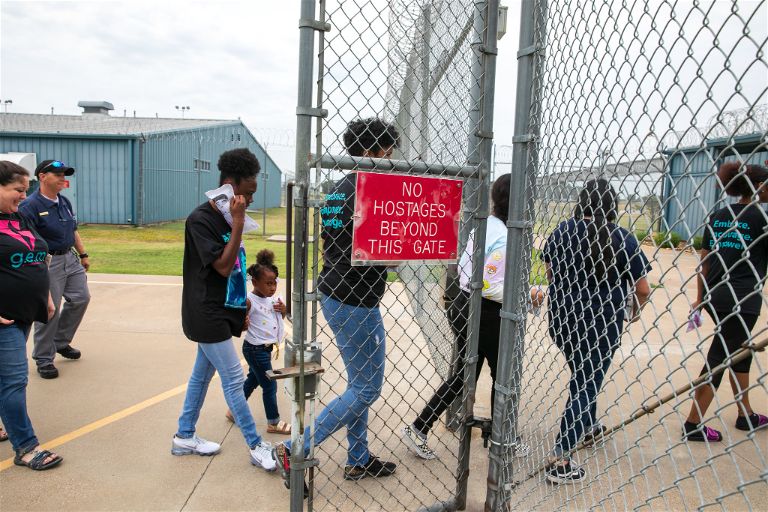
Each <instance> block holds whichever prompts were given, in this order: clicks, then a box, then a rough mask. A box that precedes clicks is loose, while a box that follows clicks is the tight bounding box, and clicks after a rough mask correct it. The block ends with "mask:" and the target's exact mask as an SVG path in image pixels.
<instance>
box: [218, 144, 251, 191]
mask: <svg viewBox="0 0 768 512" xmlns="http://www.w3.org/2000/svg"><path fill="white" fill-rule="evenodd" d="M218 166H219V171H220V172H221V176H219V185H223V184H224V180H225V179H226V178H230V179H232V180H233V181H234V182H235V184H236V185H239V184H240V182H241V181H243V180H244V179H248V178H253V177H255V176H256V175H257V174H258V173H259V171H260V170H261V165H260V164H259V160H258V159H257V158H256V155H254V154H253V153H252V152H251V150H250V149H248V148H237V149H230V150H229V151H225V152H223V153H222V154H221V156H220V157H219V163H218Z"/></svg>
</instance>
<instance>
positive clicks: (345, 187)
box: [318, 172, 387, 308]
mask: <svg viewBox="0 0 768 512" xmlns="http://www.w3.org/2000/svg"><path fill="white" fill-rule="evenodd" d="M355 186H356V176H355V173H354V172H353V173H349V174H348V175H346V176H344V177H343V178H342V179H340V180H339V181H338V182H336V184H335V185H334V187H333V190H331V192H330V193H329V194H327V195H326V196H325V206H324V207H323V208H322V209H321V210H320V214H321V216H322V219H323V229H322V234H321V237H322V239H323V269H322V270H321V271H320V279H319V282H318V289H319V290H320V292H322V293H323V294H325V295H327V296H329V297H332V298H334V299H336V300H338V301H339V302H343V303H344V304H349V305H350V306H364V307H368V308H372V307H376V306H378V305H379V301H380V300H381V297H382V296H383V295H384V289H385V288H386V283H387V267H386V266H380V265H377V266H357V267H353V266H352V263H351V257H352V224H353V218H352V216H353V215H354V212H355Z"/></svg>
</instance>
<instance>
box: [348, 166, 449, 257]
mask: <svg viewBox="0 0 768 512" xmlns="http://www.w3.org/2000/svg"><path fill="white" fill-rule="evenodd" d="M462 186H463V182H462V180H459V179H453V178H432V177H423V176H406V175H402V174H381V173H376V172H362V171H358V172H357V188H356V190H355V216H354V224H353V231H352V264H353V265H370V264H374V263H375V264H396V263H401V262H404V261H427V262H435V263H437V262H445V263H455V262H456V260H457V259H458V253H457V251H458V245H459V221H460V219H461V191H462Z"/></svg>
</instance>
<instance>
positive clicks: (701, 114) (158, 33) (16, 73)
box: [0, 0, 768, 170]
mask: <svg viewBox="0 0 768 512" xmlns="http://www.w3.org/2000/svg"><path fill="white" fill-rule="evenodd" d="M369 1H372V2H378V4H385V5H386V3H387V0H369ZM403 1H404V0H398V1H397V2H394V4H393V5H400V4H401V3H402V2H403ZM414 1H415V0H414ZM299 3H300V2H299V0H279V1H278V0H272V1H267V0H251V1H229V0H216V1H213V0H209V1H179V0H154V1H151V2H149V1H142V0H133V1H111V0H102V1H90V2H82V1H53V2H51V1H47V2H39V1H8V0H0V100H6V99H12V100H13V104H12V105H9V111H12V112H26V113H50V111H51V108H52V107H53V108H54V111H55V113H56V114H79V113H80V111H81V109H79V108H78V107H77V102H78V101H79V100H106V101H110V102H111V103H113V104H114V106H115V112H113V114H112V115H115V116H122V115H123V111H124V110H125V111H127V114H128V116H132V115H133V111H134V110H135V111H136V114H137V115H138V116H140V117H153V116H155V114H156V113H157V115H159V116H160V117H176V116H178V115H179V111H177V110H176V109H175V108H174V106H176V105H179V106H185V105H189V106H190V107H191V110H190V111H189V113H188V114H187V117H197V118H216V119H236V118H238V117H239V118H241V119H242V120H243V121H244V122H245V124H246V125H247V126H248V127H249V128H250V129H251V130H252V131H253V132H254V133H255V134H256V136H257V138H259V139H260V141H261V142H262V143H267V144H268V145H269V148H268V149H269V152H270V153H271V154H272V156H273V158H274V159H275V160H276V161H277V162H278V164H279V165H280V166H281V167H283V169H285V170H293V167H294V158H295V157H294V153H293V150H292V149H290V148H285V147H280V144H285V143H292V140H293V135H292V134H293V132H294V129H295V123H296V116H295V107H296V91H297V86H296V77H297V72H298V70H297V68H298V64H297V63H298V37H299V31H298V28H297V25H298V18H299ZM331 3H332V4H334V5H335V4H336V2H331ZM362 3H366V4H367V3H369V2H362ZM502 3H503V4H507V5H509V23H508V31H507V35H506V36H505V37H504V38H503V39H502V40H501V41H499V43H498V44H499V55H498V60H497V80H496V94H495V104H496V108H495V129H494V131H495V136H496V137H495V141H496V144H497V145H501V146H503V145H509V144H511V139H512V134H513V114H514V101H515V81H516V69H517V59H516V52H517V50H518V37H519V36H518V34H519V13H520V2H519V1H517V0H502ZM349 4H353V2H351V0H350V1H349ZM378 4H377V5H378ZM656 4H658V5H657V6H656V7H654V5H656ZM466 5H471V2H469V1H468V0H467V4H466ZM572 5H576V3H575V2H574V3H573V4H572ZM604 5H606V4H603V3H602V2H598V3H596V4H595V6H599V7H594V8H592V9H590V8H589V4H584V6H583V7H584V8H583V9H581V10H578V15H572V14H571V13H570V11H569V12H561V10H560V9H559V8H557V9H556V10H555V12H552V13H550V14H551V16H552V19H553V23H554V24H556V25H557V26H558V27H561V28H562V30H560V31H556V32H553V33H552V34H550V39H551V41H550V45H551V47H550V48H549V54H548V59H549V60H551V62H552V70H551V72H550V73H551V76H549V77H548V80H549V82H547V87H548V88H550V89H551V91H550V96H549V97H548V98H549V99H548V100H547V101H549V103H550V105H549V109H550V110H549V112H550V114H549V115H550V116H555V118H554V119H555V122H551V120H550V122H549V125H548V126H550V127H552V126H554V128H553V129H554V130H555V131H558V130H560V131H562V136H560V135H558V137H560V138H559V139H558V140H559V141H560V142H558V146H563V147H565V148H566V149H568V144H570V145H575V146H576V147H577V149H578V148H582V147H587V146H589V145H590V144H591V145H595V146H597V145H600V144H603V141H605V140H606V139H608V138H610V139H611V140H613V142H614V143H615V144H614V145H616V144H618V145H619V146H623V145H626V144H629V145H632V144H639V143H640V141H639V138H642V137H644V136H645V134H646V133H649V132H651V131H652V132H654V133H656V134H657V135H656V136H657V137H659V138H661V137H663V136H664V135H665V134H666V133H668V132H670V131H671V130H680V129H681V128H682V129H684V128H686V126H689V125H690V124H695V125H697V126H698V125H701V124H706V123H707V121H708V120H709V119H710V117H711V116H712V115H713V114H715V113H717V110H718V108H722V109H733V108H739V107H743V106H748V105H751V104H753V103H754V102H760V103H763V102H765V101H766V99H765V98H766V91H767V90H768V89H766V85H768V72H767V71H766V65H765V57H764V54H763V57H762V63H760V64H755V63H754V60H755V59H756V55H757V53H758V48H759V47H760V46H761V45H764V41H765V40H766V30H768V29H767V27H768V14H767V13H768V6H766V4H765V3H764V2H758V1H753V0H739V2H738V4H737V5H738V7H739V8H738V9H736V11H737V15H732V13H731V11H732V9H733V4H732V2H730V1H726V0H720V1H715V2H701V3H700V5H699V4H696V3H694V2H686V1H680V2H675V3H674V6H670V4H669V2H657V1H656V0H652V1H651V2H650V4H649V5H651V7H653V8H652V9H651V8H649V9H648V13H647V14H646V15H645V16H644V17H643V15H642V13H643V10H644V7H645V4H644V3H643V2H637V3H633V4H632V6H631V8H627V7H626V6H625V7H621V5H622V2H619V1H616V2H615V3H613V4H611V3H610V2H609V3H608V4H607V5H613V6H614V8H615V11H616V12H613V13H612V14H611V15H610V16H614V17H615V19H613V20H611V19H610V17H609V18H608V19H606V13H607V9H608V8H607V7H604ZM697 5H698V7H697ZM670 9H673V10H674V13H671V12H669V11H670ZM630 12H633V13H634V21H632V22H634V23H639V25H638V27H639V28H638V29H636V30H635V31H632V30H626V24H627V23H632V22H631V21H630V20H629V18H628V16H629V13H630ZM673 14H674V16H673ZM574 16H575V19H571V18H572V17H574ZM581 17H587V18H589V19H590V20H591V21H590V23H592V24H593V25H595V24H598V25H601V26H599V27H598V26H596V27H595V30H593V31H588V32H584V31H583V30H581V29H582V28H583V26H584V25H583V21H582V20H581ZM705 17H706V18H707V19H706V20H705ZM651 18H652V19H653V20H654V23H653V24H652V23H650V19H651ZM381 19H382V20H386V19H387V18H386V14H385V15H384V16H383V17H382V18H381ZM670 20H672V21H670ZM747 20H748V21H747ZM377 22H378V20H377ZM382 22H383V21H382ZM611 22H613V23H611ZM745 23H748V25H749V26H748V29H749V32H748V34H749V35H748V36H747V37H745V36H744V24H745ZM721 24H724V25H723V26H722V29H721ZM705 25H708V28H706V29H703V28H702V27H703V26H705ZM681 26H684V27H685V30H682V29H681V28H680V27H681ZM565 27H571V28H565ZM364 28H366V27H364ZM637 30H640V32H639V33H637ZM646 33H649V34H650V37H647V36H646ZM679 33H684V34H685V35H684V38H685V39H684V41H683V42H682V43H681V42H679V41H678V42H676V41H675V40H676V38H678V37H679ZM600 34H603V36H604V37H605V39H600V38H599V37H598V36H599V35H600ZM606 34H608V35H607V36H606ZM662 36H663V38H662ZM632 38H634V39H635V41H634V42H632V41H631V39H632ZM713 38H717V40H718V44H719V45H720V49H719V50H717V51H713V50H712V45H713ZM637 39H639V40H641V41H644V44H645V45H646V48H644V49H643V50H640V55H643V57H642V58H638V57H636V55H637V52H638V51H639V50H638V46H639V43H638V41H637ZM662 39H663V40H662ZM332 40H333V39H332ZM336 40H338V38H337V39H336ZM609 41H610V42H609ZM689 42H692V43H691V46H690V47H689V46H688V43H689ZM598 43H600V44H602V46H600V44H598ZM603 43H604V44H603ZM385 44H386V43H385ZM564 44H566V45H570V49H566V48H564V47H563V45H564ZM593 45H594V48H595V49H599V48H602V51H603V52H604V53H603V54H594V52H592V51H588V50H589V49H590V48H592V47H593ZM656 45H658V47H657V46H656ZM558 47H559V48H560V50H557V48H558ZM585 48H586V49H585ZM732 48H733V51H732V50H731V49H732ZM438 50H439V49H438ZM438 50H436V51H438ZM764 50H765V48H764V46H763V49H762V51H763V52H764ZM598 51H600V50H598ZM689 52H690V56H691V58H688V55H689ZM605 57H608V58H607V59H606V58H605ZM334 58H335V59H336V60H344V59H346V60H347V61H348V62H351V61H352V60H355V59H357V58H358V57H357V56H356V55H351V54H350V53H347V54H346V55H343V56H341V57H339V55H335V54H331V55H329V58H328V61H327V62H326V63H327V64H328V63H329V62H332V61H333V60H334ZM726 58H727V59H728V64H727V66H729V72H727V73H723V72H722V67H723V66H724V65H725V60H726ZM350 59H352V60H350ZM614 61H615V62H614ZM607 62H610V63H612V66H614V69H619V68H620V69H621V72H620V73H606V72H605V70H603V72H602V73H600V72H599V71H600V67H601V66H603V65H605V63H607ZM702 62H706V65H705V66H702V68H701V70H700V71H702V72H704V73H702V74H701V77H698V78H697V77H696V73H697V70H696V67H697V66H698V65H700V64H701V63H702ZM384 68H386V62H382V63H381V65H380V69H379V70H378V74H379V75H381V74H382V73H384V74H386V73H387V70H386V69H384ZM574 68H576V69H579V70H580V72H579V73H581V74H578V73H576V72H574V71H573V70H574ZM632 68H634V73H636V74H637V75H638V76H640V77H641V80H642V81H643V83H640V82H638V80H635V79H629V78H628V76H629V73H630V72H632ZM651 69H652V71H650V72H649V71H648V70H651ZM577 75H578V77H577ZM582 75H584V76H582ZM575 77H577V78H575ZM565 78H567V80H566V79H565ZM678 79H679V82H678ZM574 80H575V82H576V83H581V85H582V87H581V89H580V90H579V89H573V88H571V89H562V88H561V87H560V86H561V83H562V84H564V86H565V87H570V86H569V85H568V84H569V83H570V82H574ZM606 80H608V81H606ZM609 82H610V83H609ZM350 83H352V84H353V85H354V77H353V79H352V80H350ZM329 84H330V81H329ZM327 87H331V85H327ZM737 87H738V88H739V89H740V92H739V93H738V94H734V90H735V89H736V88H737ZM653 90H656V91H661V92H666V91H669V94H666V96H665V98H664V100H662V99H657V98H656V97H655V96H653ZM353 92H354V91H353ZM711 93H714V94H711ZM350 94H352V93H350ZM366 94H367V93H366ZM380 94H383V92H380ZM610 95H619V97H617V98H613V97H609V96H610ZM624 95H627V97H628V98H629V100H630V101H629V103H631V104H632V108H631V109H626V108H625V109H624V110H621V109H620V108H619V107H621V105H622V103H624V104H626V103H628V102H626V101H623V100H622V98H623V96H624ZM710 95H711V96H712V97H713V98H714V101H710V100H708V96H710ZM571 96H572V97H571ZM569 97H570V98H571V99H569ZM590 98H592V100H595V101H597V99H598V98H603V100H604V101H607V105H608V107H607V108H606V107H603V108H594V107H589V106H587V107H585V106H584V105H582V110H585V109H586V110H588V111H589V112H591V113H592V114H596V115H598V116H602V118H604V119H605V118H607V117H609V114H611V113H612V112H613V110H612V109H614V108H615V109H616V112H617V114H616V115H617V116H618V124H621V123H623V122H625V121H626V122H627V123H628V125H629V126H630V131H631V132H636V133H635V135H636V136H632V134H629V135H628V134H626V133H625V134H624V135H623V136H621V137H617V136H616V134H615V133H609V134H606V133H602V132H598V131H595V130H591V131H590V130H584V131H583V133H581V134H580V135H579V134H578V133H577V134H576V135H574V133H572V131H573V130H575V131H577V132H578V131H579V129H580V128H583V127H581V126H580V124H583V122H582V121H581V120H580V119H579V116H576V117H573V118H572V117H569V115H570V114H568V113H567V112H565V111H562V110H561V109H563V108H565V109H572V108H574V107H575V105H577V104H579V105H581V104H582V103H584V102H586V103H589V101H590ZM636 98H637V99H640V101H635V99H636ZM683 99H685V102H683V103H687V106H686V107H685V108H682V109H681V108H678V105H680V104H681V101H682V100H683ZM580 102H581V103H580ZM586 103H585V104H586ZM326 107H327V108H329V109H331V110H333V106H331V105H326ZM659 108H662V109H666V110H667V112H666V113H665V114H664V115H661V116H656V114H655V112H657V111H658V109H659ZM331 115H332V116H333V115H338V112H334V111H332V112H331ZM546 115H548V114H547V112H545V117H546ZM569 119H570V121H569ZM574 119H575V120H574ZM651 119H653V120H654V121H651ZM545 121H546V119H545ZM601 122H603V119H599V118H598V119H596V120H591V121H590V123H591V124H592V126H599V125H600V123H601ZM603 124H605V123H604V122H603ZM558 126H560V127H558ZM569 130H571V131H569ZM545 132H546V130H545ZM543 135H544V134H543ZM694 135H695V133H694ZM582 139H583V140H586V141H587V142H581V140H582ZM630 139H631V140H630ZM324 142H325V143H326V144H328V143H329V141H324ZM613 149H614V150H615V148H613ZM596 151H597V150H595V151H593V153H595V154H596ZM620 153H622V152H620ZM500 156H501V159H508V158H509V156H508V154H506V153H505V152H503V151H501V152H500Z"/></svg>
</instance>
